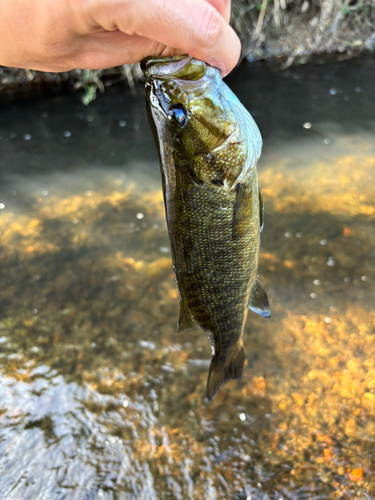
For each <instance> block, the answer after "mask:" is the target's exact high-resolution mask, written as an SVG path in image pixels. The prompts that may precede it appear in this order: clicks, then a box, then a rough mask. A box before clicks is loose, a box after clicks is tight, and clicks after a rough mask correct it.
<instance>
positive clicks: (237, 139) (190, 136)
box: [141, 55, 261, 190]
mask: <svg viewBox="0 0 375 500" xmlns="http://www.w3.org/2000/svg"><path fill="white" fill-rule="evenodd" d="M141 67H142V70H143V72H144V74H145V76H146V97H147V101H148V109H149V117H150V121H151V124H152V125H153V126H154V127H155V129H156V135H157V136H158V138H159V141H160V140H161V138H162V137H163V136H165V134H168V135H169V137H170V138H171V141H170V142H171V143H173V148H174V157H175V165H176V167H177V166H178V165H188V166H189V173H190V175H191V176H192V178H193V179H194V180H195V181H196V182H197V183H206V184H207V183H208V184H212V185H214V186H217V187H219V188H224V189H227V190H229V189H232V188H233V187H234V186H235V185H236V184H237V183H239V182H242V181H243V180H244V178H245V177H246V175H247V174H248V173H249V171H250V170H251V168H253V167H254V166H255V164H256V160H257V159H258V157H259V155H260V149H261V138H260V134H259V130H258V129H257V127H256V125H255V123H254V122H253V125H254V126H255V129H256V135H257V137H256V141H257V143H258V146H259V147H258V150H259V151H258V152H256V153H255V155H254V154H252V155H250V156H252V157H253V160H254V158H255V157H256V159H255V161H252V162H250V163H249V151H248V150H249V141H248V129H247V125H246V118H245V119H244V117H243V116H242V115H243V111H244V112H245V113H247V111H246V110H245V108H243V106H242V105H241V103H240V102H239V101H238V99H237V98H236V97H235V96H234V94H233V93H232V92H231V91H230V90H229V88H228V87H227V86H226V85H225V84H224V83H223V81H222V79H221V77H220V73H219V70H218V69H216V68H214V67H212V66H210V65H208V64H206V63H205V62H203V61H199V60H197V59H194V58H192V57H190V56H186V55H184V56H174V57H168V58H154V57H149V58H146V59H144V60H143V61H142V63H141ZM248 116H249V117H250V115H248ZM250 119H251V120H252V118H251V117H250ZM250 148H251V144H250Z"/></svg>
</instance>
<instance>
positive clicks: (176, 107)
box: [169, 104, 188, 127]
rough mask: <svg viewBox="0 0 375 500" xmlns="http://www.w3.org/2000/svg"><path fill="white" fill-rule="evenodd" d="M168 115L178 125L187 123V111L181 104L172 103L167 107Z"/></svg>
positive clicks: (181, 125)
mask: <svg viewBox="0 0 375 500" xmlns="http://www.w3.org/2000/svg"><path fill="white" fill-rule="evenodd" d="M169 113H170V114H169V116H170V117H171V119H172V120H173V121H174V122H175V124H176V125H177V126H178V127H183V126H184V125H186V123H187V119H188V116H187V111H186V108H185V107H184V106H183V105H182V104H172V106H171V107H170V108H169Z"/></svg>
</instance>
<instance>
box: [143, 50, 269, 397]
mask: <svg viewBox="0 0 375 500" xmlns="http://www.w3.org/2000/svg"><path fill="white" fill-rule="evenodd" d="M141 67H142V70H143V72H144V74H145V76H146V101H147V110H148V116H149V121H150V125H151V128H152V129H153V132H154V137H155V142H156V146H157V149H158V153H159V160H160V168H161V174H162V183H163V192H164V202H165V210H166V217H167V224H168V232H169V238H170V243H171V250H172V260H173V268H174V272H175V276H176V281H177V284H178V289H179V296H180V317H179V323H178V331H182V330H185V329H190V328H194V327H196V326H199V327H200V328H202V329H203V330H204V331H205V332H206V333H207V335H208V338H209V341H210V346H211V351H212V360H211V365H210V370H209V375H208V381H207V397H208V399H212V398H213V396H214V395H215V394H216V392H217V391H218V390H219V388H220V387H221V386H222V385H223V383H224V382H226V381H227V380H229V379H236V378H239V377H241V375H242V371H243V365H244V361H245V353H244V348H243V343H242V332H243V329H244V325H245V321H246V316H247V310H248V308H249V309H252V310H253V311H254V312H256V313H257V314H260V315H261V316H265V317H268V316H269V315H270V312H269V305H268V299H267V295H266V293H265V291H264V290H263V288H262V286H261V284H260V282H259V279H258V255H259V245H260V232H261V230H262V227H263V202H262V198H261V194H260V190H259V185H258V178H257V171H256V164H257V161H258V159H259V157H260V154H261V148H262V138H261V135H260V132H259V129H258V127H257V125H256V124H255V122H254V120H253V118H252V117H251V116H250V114H249V113H248V111H247V110H246V109H245V108H244V107H243V106H242V104H241V103H240V101H239V100H238V99H237V97H236V96H235V95H234V94H233V92H232V91H231V90H230V89H229V88H228V87H227V85H226V84H225V83H224V82H223V81H222V79H221V77H220V74H219V70H217V69H216V68H213V67H212V66H209V65H208V64H206V63H204V62H202V61H199V60H197V59H193V58H192V57H190V56H186V55H185V56H175V57H168V58H154V57H149V58H146V59H144V60H143V61H142V63H141Z"/></svg>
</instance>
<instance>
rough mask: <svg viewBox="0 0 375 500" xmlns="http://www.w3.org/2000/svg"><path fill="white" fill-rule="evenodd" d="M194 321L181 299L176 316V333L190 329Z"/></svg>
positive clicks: (193, 325)
mask: <svg viewBox="0 0 375 500" xmlns="http://www.w3.org/2000/svg"><path fill="white" fill-rule="evenodd" d="M195 327H196V325H195V322H194V319H193V317H192V315H191V314H190V312H189V311H188V309H187V308H186V307H185V305H184V303H183V301H181V302H180V316H179V318H178V325H177V330H176V332H177V333H180V332H183V331H184V330H191V329H192V328H195Z"/></svg>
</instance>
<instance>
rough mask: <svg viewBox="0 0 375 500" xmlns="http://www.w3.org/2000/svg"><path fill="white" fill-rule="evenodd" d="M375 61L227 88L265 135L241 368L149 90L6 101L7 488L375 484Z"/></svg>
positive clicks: (309, 493) (0, 99)
mask: <svg viewBox="0 0 375 500" xmlns="http://www.w3.org/2000/svg"><path fill="white" fill-rule="evenodd" d="M374 81H375V58H374V57H373V56H369V57H361V58H357V59H353V60H352V61H346V62H337V63H330V64H324V65H322V64H319V61H316V62H314V63H311V64H309V65H306V66H301V67H297V68H292V69H289V70H287V71H283V72H272V71H271V70H270V68H269V67H267V66H265V65H261V64H257V65H254V66H250V65H246V64H243V65H242V66H240V67H239V68H238V69H237V70H236V72H235V73H234V74H233V75H232V76H231V77H230V78H228V84H229V85H230V86H231V88H232V89H233V90H234V92H235V93H236V94H237V95H238V97H239V98H240V99H241V100H242V102H243V103H244V105H245V106H246V107H247V108H248V109H249V110H250V111H251V113H252V114H253V116H254V118H255V120H256V121H257V123H258V125H259V127H260V129H261V132H262V135H263V139H264V149H263V151H264V152H263V155H262V158H261V161H260V163H259V165H258V172H259V178H260V185H261V188H262V193H263V199H264V202H265V228H264V231H263V233H262V247H261V255H260V277H261V281H262V284H263V286H264V288H265V289H266V290H267V293H268V296H269V299H270V304H271V314H272V317H271V319H269V320H266V319H263V318H259V317H257V316H256V315H254V314H251V313H250V314H249V315H248V319H247V325H246V330H245V334H244V344H245V350H246V354H247V364H246V366H245V369H244V374H243V376H242V378H241V379H240V380H239V381H231V382H230V383H228V384H226V385H225V386H224V387H223V388H222V389H221V390H220V392H219V393H218V394H217V395H216V397H215V398H214V400H213V401H212V402H208V401H207V400H206V399H205V388H206V380H207V371H208V366H209V358H210V349H209V344H208V341H207V338H206V336H205V334H204V333H202V332H201V331H198V330H197V331H193V332H188V333H184V334H178V335H177V334H176V333H175V327H176V323H177V317H178V295H177V288H176V284H175V281H174V277H173V273H172V267H171V259H170V251H169V242H168V236H167V231H166V223H165V217H164V206H163V200H162V192H161V183H160V173H159V167H158V164H157V155H156V150H155V146H154V143H153V139H152V136H151V132H150V130H149V126H148V123H147V118H146V112H145V104H144V93H143V88H142V85H141V84H140V85H139V87H138V95H137V96H136V97H134V96H132V94H131V93H130V90H129V89H127V88H124V87H123V86H113V87H110V88H108V89H107V90H106V92H105V93H104V94H103V95H100V96H99V97H98V98H97V99H96V100H95V101H94V102H93V103H92V104H91V105H90V106H88V107H85V106H83V104H82V103H81V101H80V95H79V94H78V93H74V94H71V93H69V92H65V91H62V90H61V91H53V92H52V91H50V90H48V91H46V90H44V91H42V90H41V91H30V92H28V93H25V92H23V93H19V92H13V93H6V94H5V93H2V94H0V137H1V138H0V271H1V285H0V377H1V378H0V471H1V472H0V492H1V493H0V497H1V498H4V499H7V500H21V499H22V500H73V499H74V500H94V499H95V500H96V499H98V500H133V499H134V500H138V499H139V500H154V499H155V500H156V499H165V498H171V499H187V498H188V499H198V500H201V499H204V500H216V499H218V500H219V499H230V500H232V499H234V500H236V499H237V500H250V499H251V500H258V499H259V500H260V499H264V500H265V499H270V500H284V499H291V500H294V499H296V500H299V499H328V498H329V499H331V498H332V499H340V498H343V499H347V498H353V499H354V498H355V499H372V498H374V497H375V451H374V450H375V305H374V297H375V224H374V218H375V196H374V193H375V140H374V135H375V93H374Z"/></svg>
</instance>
